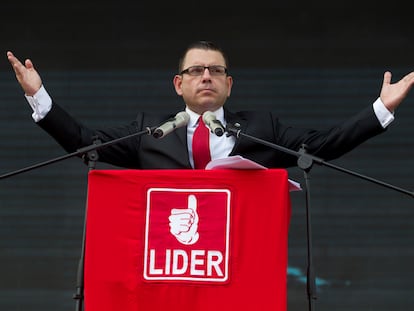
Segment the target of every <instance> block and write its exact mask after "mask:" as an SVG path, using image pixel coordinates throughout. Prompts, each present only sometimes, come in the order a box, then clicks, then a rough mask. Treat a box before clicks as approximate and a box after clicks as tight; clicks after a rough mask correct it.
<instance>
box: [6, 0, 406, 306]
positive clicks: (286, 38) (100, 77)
mask: <svg viewBox="0 0 414 311" xmlns="http://www.w3.org/2000/svg"><path fill="white" fill-rule="evenodd" d="M410 12H411V11H410V9H409V8H408V7H407V6H405V5H403V4H401V3H399V2H398V1H393V2H390V3H386V4H384V7H380V4H379V3H378V2H373V1H368V2H362V1H360V2H354V3H352V2H349V1H348V2H345V3H333V2H331V1H320V2H316V3H307V2H306V3H300V2H289V4H286V3H279V2H273V3H261V2H258V1H255V2H254V4H253V3H248V4H242V3H224V2H218V3H213V2H209V3H204V2H203V3H201V2H192V3H183V2H180V3H175V2H173V3H167V4H165V3H161V2H151V3H150V4H148V3H139V2H138V1H137V2H136V3H128V2H122V1H116V2H113V3H111V2H102V1H89V2H80V1H79V2H77V1H70V2H56V3H54V4H53V3H52V4H49V3H46V2H42V1H40V2H28V3H25V1H20V2H15V3H11V2H6V3H2V5H1V10H0V46H1V50H2V53H3V55H4V57H3V59H0V107H1V113H0V163H1V164H0V168H1V171H0V173H1V174H5V173H8V172H11V171H14V170H17V169H20V168H23V167H27V166H30V165H33V164H36V163H39V162H42V161H45V160H49V159H51V158H54V157H58V156H61V155H64V152H63V150H62V149H61V148H60V147H59V146H57V144H56V143H55V142H54V141H53V140H52V139H51V138H50V137H49V136H48V135H47V134H45V133H44V132H43V131H41V129H40V128H38V127H37V126H36V125H34V124H33V121H32V119H31V116H30V114H31V110H30V108H29V107H28V105H27V103H26V102H25V99H24V97H23V93H22V90H21V88H20V87H19V85H18V84H17V82H16V79H15V77H14V73H13V71H12V69H11V68H10V65H9V64H8V62H7V58H6V56H5V53H6V51H8V50H11V51H13V52H14V53H15V55H16V56H17V57H19V58H20V59H22V60H23V59H25V58H31V59H32V60H33V62H34V64H35V66H36V68H37V69H38V70H39V72H40V74H41V76H42V78H43V81H44V84H45V86H46V88H47V90H48V91H49V93H50V94H51V95H52V96H53V97H54V99H55V100H56V101H58V102H59V103H60V104H61V105H62V106H64V107H65V108H66V109H67V110H68V111H69V112H70V113H72V114H73V115H75V116H76V117H78V118H79V119H80V120H82V121H84V122H85V123H87V124H89V125H92V126H98V125H99V126H100V125H115V124H119V123H122V122H124V121H129V120H131V119H133V118H134V115H135V112H136V111H139V110H142V109H145V110H158V109H180V107H182V106H181V104H182V103H181V101H180V98H178V97H177V96H176V94H175V93H174V89H173V86H172V77H173V75H174V74H175V72H176V68H177V62H178V57H179V56H180V54H181V52H182V50H183V49H184V48H185V47H186V45H187V44H188V43H190V42H192V41H193V40H199V39H208V40H213V41H216V42H217V43H219V44H220V45H221V46H222V47H223V48H224V49H225V50H226V51H227V53H228V55H229V57H230V70H231V74H232V75H233V77H234V80H235V85H234V88H233V93H232V97H231V99H230V100H229V102H228V103H227V105H228V107H229V108H230V109H233V110H238V109H250V108H255V109H260V110H273V111H276V112H278V113H279V114H280V116H281V118H282V120H284V121H285V122H286V123H291V124H292V125H295V126H305V127H325V126H329V125H332V124H335V123H336V122H339V121H341V120H343V119H344V118H347V117H349V116H351V115H352V114H353V113H354V112H356V111H359V110H360V109H363V108H364V107H366V106H367V105H370V104H371V103H372V102H373V101H374V100H375V99H376V98H377V97H378V95H379V91H380V88H381V84H382V78H383V73H384V71H385V70H390V71H392V73H393V81H397V80H399V79H400V78H402V77H403V76H404V74H406V73H408V72H410V71H411V70H413V68H414V66H413V61H412V57H413V52H414V40H413V34H412V31H413V29H414V27H413V24H414V22H413V21H412V17H411V16H410V15H411V13H410ZM413 118H414V96H413V94H412V93H410V94H409V96H408V97H407V99H406V100H405V102H404V103H403V105H402V106H401V107H400V108H399V109H398V111H397V112H396V120H395V122H394V123H393V124H392V125H391V127H390V129H389V130H388V131H387V133H385V134H383V135H381V136H378V137H375V138H373V139H372V140H370V141H368V142H366V143H365V144H363V145H362V146H360V147H359V148H358V149H356V150H354V151H352V152H350V153H349V154H347V155H345V156H343V157H342V158H341V159H338V160H335V161H333V162H332V163H333V164H336V165H338V166H341V167H344V168H347V169H350V170H354V171H356V172H358V173H361V174H365V175H368V176H370V177H373V178H377V179H379V180H382V181H385V182H388V183H390V184H392V185H396V186H399V187H402V188H404V189H412V185H413V182H412V179H411V178H412V177H413V166H412V159H413V156H414V148H413V135H412V134H413V132H414V129H413V125H412V120H413ZM106 167H107V166H105V165H103V164H100V165H98V168H106ZM289 173H290V177H291V178H292V179H294V180H296V181H299V182H301V184H302V185H303V184H304V181H303V176H302V172H301V171H300V170H299V169H297V168H292V169H290V170H289ZM86 186H87V168H86V166H85V165H83V163H82V162H81V161H80V160H78V159H72V158H71V159H68V160H66V161H63V162H58V163H55V164H53V165H49V166H45V167H42V168H40V169H37V170H32V171H29V172H26V173H24V174H19V175H16V176H13V177H10V178H3V179H2V180H1V181H0V310H5V311H9V310H33V311H34V310H39V311H40V310H55V311H59V310H69V309H70V308H75V301H74V300H73V299H72V294H73V293H75V285H76V269H77V264H78V260H79V255H80V248H81V239H82V228H83V220H84V212H85V198H86ZM311 195H312V196H311V212H312V230H313V236H312V238H313V239H312V241H313V257H314V264H315V271H316V277H317V296H318V299H317V300H316V302H315V307H316V309H317V310H361V311H362V310H364V311H366V310H376V311H378V310H390V309H392V310H409V309H412V308H413V307H414V295H413V294H414V286H413V284H412V280H413V278H414V268H413V266H412V263H413V259H414V250H413V244H414V224H413V223H412V219H413V216H414V210H413V199H412V197H409V196H407V195H405V194H402V193H398V192H396V191H393V190H390V189H387V188H385V187H382V186H379V185H375V184H372V183H370V182H368V181H364V180H361V179H357V178H355V177H351V176H349V175H345V174H343V173H340V172H337V171H334V170H332V169H329V168H327V167H321V166H314V167H313V169H312V171H311ZM291 197H292V218H291V225H290V233H289V269H288V284H287V287H288V309H289V310H290V311H295V310H305V309H307V296H306V267H307V261H306V226H305V225H306V222H305V221H306V219H305V200H304V193H299V192H295V193H292V196H291Z"/></svg>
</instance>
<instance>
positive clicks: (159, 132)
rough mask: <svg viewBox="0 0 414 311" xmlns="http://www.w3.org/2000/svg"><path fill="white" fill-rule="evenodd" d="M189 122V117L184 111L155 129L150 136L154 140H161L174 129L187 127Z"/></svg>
mask: <svg viewBox="0 0 414 311" xmlns="http://www.w3.org/2000/svg"><path fill="white" fill-rule="evenodd" d="M189 121H190V115H189V114H188V113H187V112H185V111H181V112H179V113H177V114H176V115H175V116H174V118H171V119H169V120H167V121H166V122H164V123H163V124H162V125H161V126H159V127H157V128H156V129H155V130H154V132H153V133H152V136H154V137H155V138H162V137H164V136H165V135H167V134H169V133H171V132H172V131H174V130H175V129H177V128H179V127H182V126H185V125H187V124H188V122H189Z"/></svg>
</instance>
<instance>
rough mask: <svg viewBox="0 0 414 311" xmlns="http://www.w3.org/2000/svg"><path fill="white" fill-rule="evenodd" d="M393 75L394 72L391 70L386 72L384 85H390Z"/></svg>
mask: <svg viewBox="0 0 414 311" xmlns="http://www.w3.org/2000/svg"><path fill="white" fill-rule="evenodd" d="M391 77H392V74H391V72H389V71H386V72H384V81H383V82H382V85H383V86H385V85H389V84H390V83H391Z"/></svg>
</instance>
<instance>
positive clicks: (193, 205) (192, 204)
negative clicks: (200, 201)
mask: <svg viewBox="0 0 414 311" xmlns="http://www.w3.org/2000/svg"><path fill="white" fill-rule="evenodd" d="M188 208H189V209H191V210H193V211H194V212H195V211H197V199H196V197H195V195H193V194H190V195H189V196H188Z"/></svg>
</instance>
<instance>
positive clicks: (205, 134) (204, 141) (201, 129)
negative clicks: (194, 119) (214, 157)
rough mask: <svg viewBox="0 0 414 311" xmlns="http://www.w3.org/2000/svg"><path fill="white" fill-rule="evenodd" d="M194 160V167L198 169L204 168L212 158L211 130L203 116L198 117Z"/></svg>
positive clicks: (194, 142)
mask: <svg viewBox="0 0 414 311" xmlns="http://www.w3.org/2000/svg"><path fill="white" fill-rule="evenodd" d="M193 160H194V168H197V169H204V168H205V167H206V165H207V163H208V162H210V160H211V156H210V130H209V129H208V128H207V127H206V125H205V124H204V122H203V119H202V117H200V118H199V119H198V125H197V127H196V129H195V131H194V135H193Z"/></svg>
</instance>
